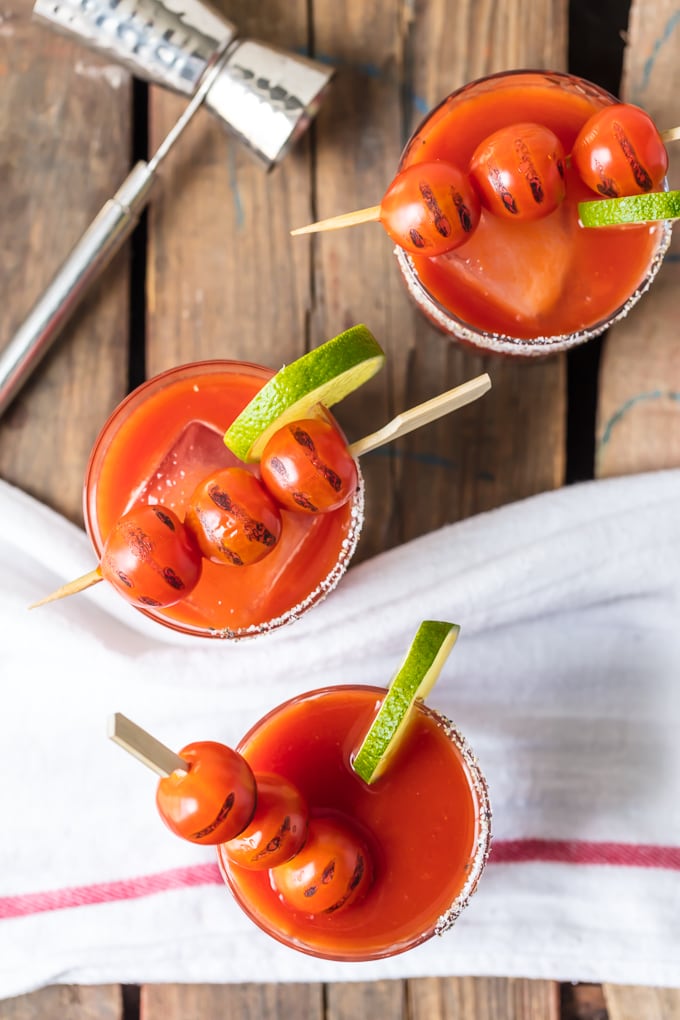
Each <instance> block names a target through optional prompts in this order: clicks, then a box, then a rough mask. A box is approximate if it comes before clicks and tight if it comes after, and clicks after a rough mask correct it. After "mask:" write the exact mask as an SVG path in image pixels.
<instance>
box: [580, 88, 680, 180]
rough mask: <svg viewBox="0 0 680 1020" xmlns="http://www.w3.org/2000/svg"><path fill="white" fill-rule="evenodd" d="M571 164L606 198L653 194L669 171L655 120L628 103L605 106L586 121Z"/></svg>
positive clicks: (666, 155) (665, 153) (664, 148)
mask: <svg viewBox="0 0 680 1020" xmlns="http://www.w3.org/2000/svg"><path fill="white" fill-rule="evenodd" d="M571 161H572V163H573V165H574V166H575V167H576V169H577V171H578V173H579V175H580V177H581V178H582V180H583V181H585V183H586V184H587V185H588V187H589V188H592V189H593V191H598V192H599V193H600V194H601V195H605V197H607V198H620V197H622V196H624V195H641V194H643V193H644V192H646V191H654V190H656V189H658V188H659V185H660V184H661V182H662V181H663V179H664V177H665V176H666V171H667V170H668V153H667V152H666V147H665V145H664V144H663V141H662V139H661V135H660V134H659V132H658V131H657V129H656V126H655V124H654V121H653V120H652V118H651V117H650V116H649V115H648V114H646V113H645V112H644V110H641V109H640V108H639V107H638V106H631V105H630V104H629V103H616V104H615V105H613V106H605V108H604V109H603V110H600V112H599V113H596V114H595V115H594V116H593V117H591V118H590V119H589V120H587V121H586V123H585V124H584V125H583V127H582V128H581V130H580V132H579V134H578V137H577V138H576V141H575V142H574V148H573V150H572V153H571Z"/></svg>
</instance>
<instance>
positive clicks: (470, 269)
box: [395, 70, 671, 357]
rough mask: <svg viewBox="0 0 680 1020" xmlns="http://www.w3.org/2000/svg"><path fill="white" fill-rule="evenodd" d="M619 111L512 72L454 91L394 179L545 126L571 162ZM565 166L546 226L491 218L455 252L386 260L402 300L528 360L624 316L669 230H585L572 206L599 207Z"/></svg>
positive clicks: (440, 323)
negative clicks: (503, 135)
mask: <svg viewBox="0 0 680 1020" xmlns="http://www.w3.org/2000/svg"><path fill="white" fill-rule="evenodd" d="M616 101H617V100H616V99H615V98H614V96H612V95H610V94H609V93H608V92H606V91H605V90H604V89H601V88H600V87H599V86H597V85H594V84H592V83H591V82H588V81H585V80H584V79H582V78H578V77H575V76H574V75H570V74H562V73H557V72H547V71H528V70H527V71H510V72H505V73H501V74H495V75H491V76H489V77H485V78H481V79H479V80H477V81H474V82H472V83H470V84H468V85H466V86H464V87H463V88H461V89H458V90H457V91H455V92H453V93H452V94H451V95H450V96H448V98H446V99H445V100H444V101H443V102H442V103H440V104H439V105H438V106H437V107H436V108H435V109H434V110H433V111H432V112H431V113H430V114H429V115H428V116H427V117H426V118H425V120H424V121H423V122H422V123H421V124H420V126H419V127H418V128H417V130H416V131H415V133H414V134H413V136H412V137H411V139H410V141H409V143H408V144H407V146H406V148H405V150H404V152H403V154H402V159H401V162H400V167H399V168H400V169H403V168H404V167H406V166H409V165H411V164H413V163H418V162H423V161H431V160H444V161H448V162H451V163H453V164H455V165H457V166H459V167H463V168H465V167H467V165H468V162H469V160H470V157H471V156H472V154H473V152H474V150H475V148H476V147H477V146H478V145H479V144H480V143H481V142H482V141H483V140H484V139H485V138H487V137H488V136H489V135H490V134H491V133H492V132H494V131H496V130H498V129H500V128H502V127H505V126H508V125H512V124H518V123H521V122H533V123H539V124H542V125H544V126H546V127H549V128H550V129H551V130H552V131H553V132H554V133H555V134H556V135H557V137H558V138H559V139H560V141H561V142H562V145H563V147H564V151H565V153H566V154H567V155H568V154H569V153H570V152H571V149H572V146H573V144H574V141H575V139H576V136H577V134H578V132H579V130H580V128H581V127H582V126H583V124H584V123H585V121H586V120H587V119H588V118H589V117H591V116H592V115H593V114H594V113H596V112H597V111H598V110H600V109H602V107H604V106H607V105H610V104H612V103H615V102H616ZM598 197H601V196H598V195H597V194H596V193H595V192H593V191H592V190H590V189H589V188H588V187H587V186H586V185H585V184H584V183H583V182H582V181H581V180H580V178H579V177H578V175H577V173H576V170H575V169H574V168H572V167H570V166H569V161H568V159H567V167H566V197H565V199H564V201H563V202H562V203H561V205H560V206H559V207H558V208H557V209H556V210H555V211H554V212H553V213H551V214H550V215H549V216H547V217H546V218H544V219H542V220H536V221H532V222H526V221H523V222H511V221H507V220H505V219H500V218H499V217H497V216H493V215H491V214H490V213H487V212H482V218H481V221H480V224H479V226H478V227H477V229H476V231H475V232H474V233H473V235H472V236H471V238H470V239H469V240H468V241H466V242H465V244H464V245H462V246H461V247H460V248H457V249H455V250H454V251H452V252H450V253H448V254H446V255H440V256H437V257H435V258H427V257H425V256H411V255H409V254H407V253H406V252H405V251H404V250H403V249H401V248H397V249H396V250H395V254H396V258H397V264H398V266H399V269H400V271H401V274H402V277H403V279H404V282H405V283H406V287H407V289H408V292H409V294H410V296H411V298H412V299H413V301H414V302H415V304H416V305H417V306H418V308H419V309H420V310H421V311H422V312H423V313H424V314H425V315H426V316H427V318H428V319H429V320H430V321H431V322H432V323H433V324H434V325H435V326H437V327H438V328H439V329H440V330H441V331H443V332H444V333H446V334H448V335H449V336H451V337H452V338H455V339H456V340H458V341H461V342H462V343H464V344H466V345H469V346H471V347H473V348H475V349H478V350H482V351H484V352H497V353H501V354H514V355H522V356H525V357H536V356H542V355H547V354H552V353H554V352H557V351H565V350H568V349H569V348H571V347H574V346H576V345H577V344H581V343H583V342H584V341H586V340H589V339H591V338H592V337H595V336H597V335H599V334H600V333H602V332H604V330H606V329H608V328H609V327H610V326H611V325H612V324H613V323H615V322H617V321H618V320H619V319H621V318H623V317H624V316H625V315H627V314H628V312H629V311H630V309H631V308H632V307H633V305H635V304H636V303H637V301H638V300H639V298H640V297H641V295H642V294H643V293H644V292H645V291H646V290H647V288H648V287H649V286H650V284H651V282H652V280H653V279H654V277H655V275H656V273H657V271H658V269H659V267H660V265H661V262H662V260H663V257H664V254H665V252H666V250H667V248H668V245H669V243H670V235H671V228H670V224H669V223H668V222H660V223H654V224H641V225H635V226H625V227H613V228H585V227H582V226H580V224H579V221H578V209H577V206H578V203H579V202H580V201H588V200H592V199H595V198H598Z"/></svg>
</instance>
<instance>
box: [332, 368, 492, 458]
mask: <svg viewBox="0 0 680 1020" xmlns="http://www.w3.org/2000/svg"><path fill="white" fill-rule="evenodd" d="M489 389H491V379H490V378H489V376H488V375H487V374H486V373H484V374H483V375H478V376H476V377H475V378H474V379H470V380H468V382H465V383H462V384H461V385H460V386H456V387H454V389H452V390H447V391H446V393H440V394H439V396H437V397H432V399H431V400H426V401H425V402H424V403H423V404H417V405H416V406H415V407H411V408H409V410H408V411H403V412H402V413H401V414H398V415H397V416H396V418H393V419H392V420H391V421H388V423H387V425H383V427H382V428H381V429H378V431H377V432H372V433H371V435H370V436H364V438H363V439H358V440H357V441H356V443H351V444H350V447H349V451H350V453H351V454H352V456H353V457H361V455H362V454H364V453H368V451H369V450H375V449H376V448H377V447H378V446H383V445H384V444H385V443H391V442H392V441H393V440H394V439H398V438H399V436H405V435H406V433H407V432H412V431H413V429H417V428H420V426H421V425H427V424H428V422H431V421H435V419H437V418H441V417H442V416H443V415H445V414H449V413H450V412H451V411H455V410H456V409H457V408H459V407H464V406H465V404H470V403H472V401H473V400H477V398H478V397H481V396H482V395H483V394H484V393H486V392H487V390H489Z"/></svg>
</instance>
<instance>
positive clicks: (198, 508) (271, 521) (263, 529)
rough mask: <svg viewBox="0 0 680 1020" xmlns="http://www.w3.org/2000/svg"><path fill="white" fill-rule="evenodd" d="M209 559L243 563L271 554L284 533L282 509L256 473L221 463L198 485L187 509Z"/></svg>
mask: <svg viewBox="0 0 680 1020" xmlns="http://www.w3.org/2000/svg"><path fill="white" fill-rule="evenodd" d="M185 520H186V524H187V527H189V528H191V530H192V531H193V533H194V535H195V536H196V540H197V542H198V544H199V546H200V548H201V552H202V553H203V555H204V556H205V558H206V559H208V560H211V561H212V562H213V563H221V564H228V565H231V566H237V567H243V566H248V565H249V564H251V563H257V562H258V560H261V559H262V558H263V557H264V556H266V555H267V554H268V553H270V552H271V551H272V550H273V548H274V546H275V545H276V543H277V542H278V540H279V536H280V534H281V514H280V513H279V508H278V507H277V505H276V503H275V502H274V500H273V499H272V497H271V496H270V494H269V493H268V492H267V490H266V489H265V487H264V486H263V485H262V483H261V482H260V481H259V479H258V478H256V477H255V475H253V474H251V473H250V471H246V469H245V468H239V467H231V468H223V469H222V470H221V471H217V472H216V473H215V474H214V475H209V476H208V477H207V478H204V479H203V481H202V482H201V483H200V484H199V485H198V486H197V488H196V489H195V491H194V493H193V495H192V496H191V499H190V500H189V505H188V506H187V511H186V518H185Z"/></svg>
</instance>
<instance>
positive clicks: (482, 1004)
mask: <svg viewBox="0 0 680 1020" xmlns="http://www.w3.org/2000/svg"><path fill="white" fill-rule="evenodd" d="M408 1002H409V1011H408V1017H409V1020H458V1018H459V1017H460V1018H462V1017H465V1018H467V1017H474V1020H500V1018H502V1020H559V1017H560V1011H559V988H558V985H557V984H555V983H554V982H553V981H525V980H521V979H517V978H500V977H499V978H418V979H416V980H412V981H409V982H408Z"/></svg>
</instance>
